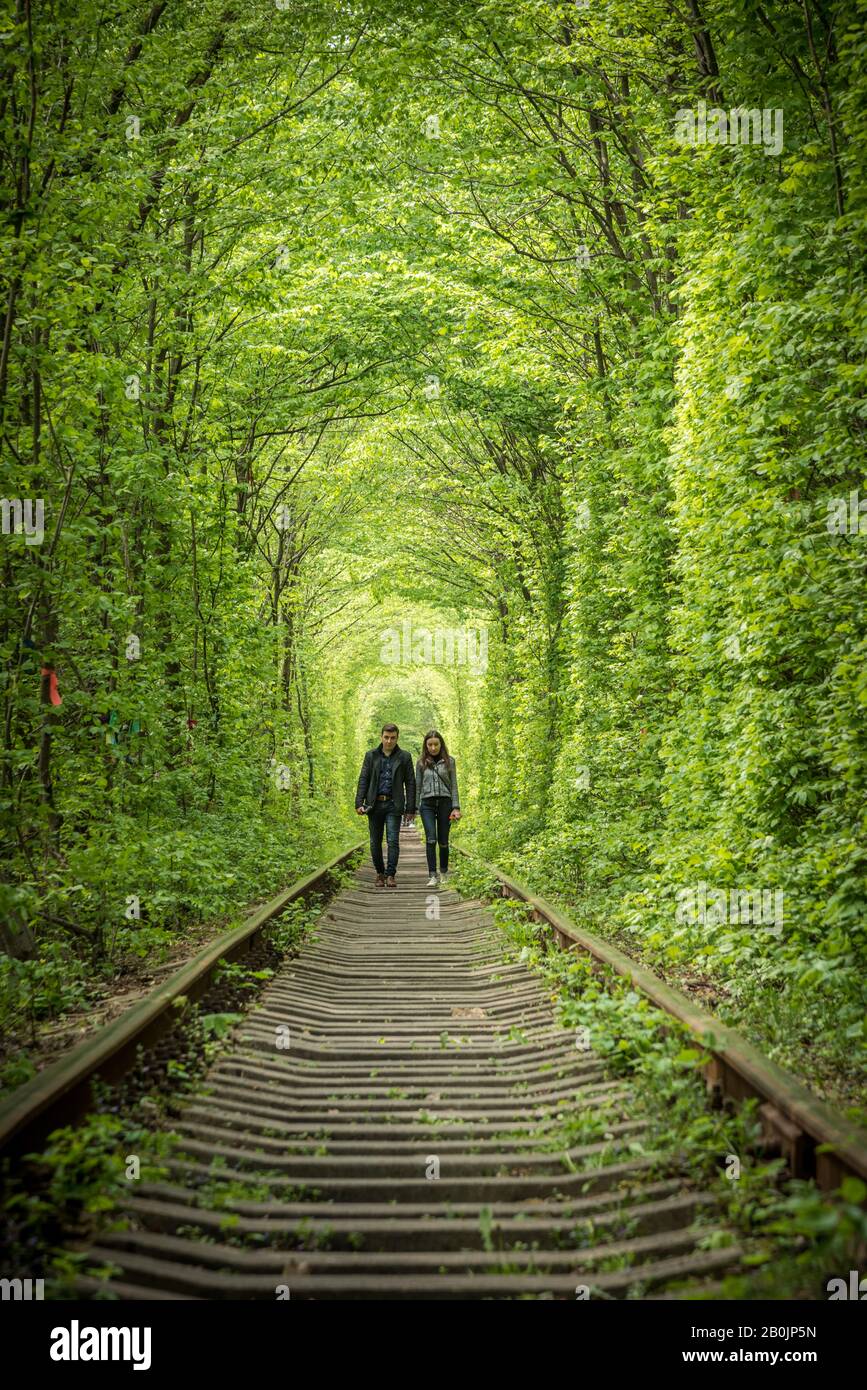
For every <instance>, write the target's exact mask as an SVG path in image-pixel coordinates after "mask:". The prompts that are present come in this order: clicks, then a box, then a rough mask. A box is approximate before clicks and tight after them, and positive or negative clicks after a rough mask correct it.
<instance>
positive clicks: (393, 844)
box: [367, 801, 400, 876]
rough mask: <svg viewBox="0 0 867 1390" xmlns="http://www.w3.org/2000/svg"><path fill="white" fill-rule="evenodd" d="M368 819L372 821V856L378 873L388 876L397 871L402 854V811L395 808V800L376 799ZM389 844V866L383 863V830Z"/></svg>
mask: <svg viewBox="0 0 867 1390" xmlns="http://www.w3.org/2000/svg"><path fill="white" fill-rule="evenodd" d="M367 819H368V821H369V822H370V857H371V859H372V860H373V867H374V868H375V869H376V872H377V873H378V874H385V875H386V876H388V875H390V874H394V873H396V872H397V861H398V858H399V856H400V812H399V811H396V810H395V809H394V802H393V801H374V803H373V805H372V806H371V808H370V810H369V812H368V814H367ZM383 829H384V830H385V839H386V844H387V846H388V867H387V868H385V867H384V866H383V863H382V832H383Z"/></svg>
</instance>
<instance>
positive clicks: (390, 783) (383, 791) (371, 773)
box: [355, 724, 415, 888]
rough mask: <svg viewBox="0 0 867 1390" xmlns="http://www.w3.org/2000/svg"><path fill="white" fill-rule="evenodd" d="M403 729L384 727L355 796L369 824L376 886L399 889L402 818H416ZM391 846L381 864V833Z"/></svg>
mask: <svg viewBox="0 0 867 1390" xmlns="http://www.w3.org/2000/svg"><path fill="white" fill-rule="evenodd" d="M399 732H400V730H399V729H398V727H397V725H396V724H383V726H382V733H381V739H382V741H381V743H380V744H379V745H378V747H376V748H370V749H368V751H367V752H366V753H365V755H364V762H363V763H362V764H361V776H360V777H359V779H358V789H357V791H356V793H355V810H356V812H357V813H358V815H359V816H364V815H366V816H367V817H368V820H369V822H370V857H371V859H372V860H373V867H374V868H375V870H376V886H377V888H382V887H383V886H385V887H387V888H396V887H397V883H396V881H395V877H394V876H395V874H396V873H397V861H398V857H399V855H400V818H401V815H405V816H406V818H407V820H413V819H414V818H415V772H414V771H413V766H412V758H411V757H410V755H409V753H405V752H404V750H403V749H402V748H399V747H398V742H397V736H398V734H399ZM383 828H385V838H386V843H387V845H388V865H387V866H386V865H385V864H383V862H382V831H383Z"/></svg>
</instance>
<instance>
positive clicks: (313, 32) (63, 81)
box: [0, 0, 867, 1117]
mask: <svg viewBox="0 0 867 1390" xmlns="http://www.w3.org/2000/svg"><path fill="white" fill-rule="evenodd" d="M865 17H867V6H865V4H864V3H863V0H860V3H859V0H840V3H837V4H835V3H829V0H799V2H797V3H796V0H767V3H766V2H765V0H700V3H699V0H629V3H627V2H626V0H583V3H565V0H564V2H563V3H554V0H509V3H505V0H472V3H464V0H449V3H448V4H445V3H441V0H428V3H425V4H422V3H418V2H417V0H416V3H413V0H387V2H386V0H347V3H342V0H333V3H330V4H324V3H322V4H320V3H318V0H309V3H308V0H276V3H275V2H274V0H255V3H253V4H249V5H242V6H241V5H236V4H234V3H233V0H225V3H223V0H220V2H219V3H218V4H214V5H211V4H204V3H201V0H120V3H114V4H104V3H103V2H102V0H76V3H75V4H70V3H67V0H44V3H42V4H39V5H34V4H32V3H31V0H14V3H12V4H11V5H7V7H6V14H5V17H4V22H3V31H4V32H3V45H2V63H3V68H4V73H3V83H2V95H0V132H2V135H0V142H2V182H3V193H4V207H5V215H4V219H3V266H4V269H3V276H4V286H3V295H2V304H0V312H2V318H3V326H2V345H0V413H2V452H3V478H2V493H3V498H4V502H3V534H2V537H0V547H2V549H0V562H2V571H3V592H2V632H0V640H2V657H3V670H4V676H3V701H2V720H3V746H2V795H0V817H2V840H3V859H4V875H3V877H4V882H3V886H2V887H0V910H2V919H3V929H2V948H3V953H2V955H0V1002H2V1028H3V1036H4V1049H5V1059H6V1060H5V1063H4V1069H3V1082H4V1085H5V1086H7V1087H8V1086H12V1085H15V1084H17V1083H19V1082H21V1081H23V1080H26V1079H27V1078H28V1077H29V1076H31V1075H32V1074H33V1073H34V1071H35V1069H36V1066H37V1065H38V1063H39V1060H40V1057H41V1055H42V1054H41V1052H40V1048H41V1047H42V1046H43V1045H44V1040H45V1038H46V1037H53V1038H54V1039H55V1042H56V1041H57V1040H58V1039H60V1040H61V1041H62V1040H63V1038H64V1037H65V1036H66V1034H65V1032H64V1029H67V1028H68V1027H70V1026H71V1028H72V1031H73V1032H74V1031H75V1029H76V1028H77V1026H78V1024H80V1022H81V1018H82V1016H84V1017H85V1018H87V1017H96V1016H98V1013H99V1010H100V1008H101V1007H102V1006H103V1003H104V1001H105V1000H106V998H108V997H110V995H111V994H112V992H117V991H121V990H123V989H124V988H125V987H126V986H127V985H128V984H129V982H130V981H134V980H135V979H136V978H138V977H139V976H140V975H141V972H143V971H145V972H146V971H148V970H152V969H153V968H154V966H155V965H156V964H159V963H160V962H161V961H164V960H165V959H167V958H169V957H170V956H171V953H172V952H176V951H177V950H178V946H179V942H183V940H184V939H185V938H186V936H187V934H188V933H190V932H192V931H194V930H199V929H200V927H201V924H205V925H206V926H207V924H209V923H210V924H212V927H214V929H215V926H214V924H217V923H221V924H224V923H226V922H228V921H232V920H236V919H237V916H238V915H239V914H240V913H242V912H243V910H244V909H245V907H246V906H247V905H248V904H249V903H251V902H252V901H259V900H262V899H264V898H265V897H267V896H268V895H269V894H270V893H273V892H275V891H277V889H278V888H279V887H280V886H282V885H284V884H287V883H289V882H291V880H292V879H293V878H295V877H298V876H299V875H300V874H301V873H303V872H306V871H307V870H308V869H310V868H312V867H314V866H315V865H316V864H318V863H320V862H323V861H324V860H325V859H326V858H328V857H329V856H330V855H332V854H334V853H336V852H337V850H339V849H341V848H342V847H344V846H345V845H348V844H349V843H351V842H352V841H353V839H360V838H361V832H360V831H359V824H358V822H357V821H356V818H355V816H354V815H353V805H352V797H353V791H354V784H355V780H356V778H357V775H358V768H359V765H360V760H361V757H362V754H363V751H364V749H365V748H367V747H370V746H371V745H372V744H373V743H375V742H376V740H377V738H378V735H379V729H380V726H381V724H382V722H383V721H385V720H394V721H395V722H396V723H397V724H398V725H399V726H400V730H401V734H400V741H401V746H402V747H406V748H408V749H409V750H410V751H411V752H413V753H415V752H417V751H418V746H419V742H420V739H421V736H422V734H423V733H424V732H425V730H426V729H428V728H429V727H431V726H436V727H438V728H440V729H442V730H443V732H444V733H445V735H446V737H447V740H448V743H449V746H450V749H451V751H452V752H453V753H454V755H455V756H456V758H457V764H458V768H459V770H460V774H461V779H462V796H463V806H464V820H463V822H462V824H461V827H460V831H459V832H458V834H457V835H456V837H455V838H456V842H457V843H458V844H460V845H461V846H463V847H464V848H466V849H469V850H471V851H472V852H473V853H475V854H477V855H479V856H481V857H482V858H485V859H487V860H489V861H491V862H493V863H496V864H497V865H499V866H500V867H501V868H503V869H505V870H507V871H508V872H511V873H513V874H514V875H515V877H517V878H519V879H521V880H523V881H524V882H527V883H529V884H531V885H532V886H534V887H535V888H536V889H537V890H538V891H540V892H542V893H544V894H545V895H546V897H548V898H549V899H551V900H559V901H560V902H562V903H564V904H566V905H568V907H569V909H570V910H571V911H572V912H573V914H574V915H575V917H576V919H577V920H579V921H581V922H583V923H585V924H587V925H589V926H590V927H592V929H593V930H595V931H597V932H599V933H600V934H602V935H604V936H606V937H608V938H609V939H611V940H615V941H617V942H618V943H619V944H620V945H621V946H622V947H623V948H624V949H625V950H627V951H628V952H629V953H630V954H631V955H633V956H635V957H636V958H638V959H641V960H643V961H645V962H647V963H649V964H650V965H652V967H653V968H654V969H655V970H656V971H657V972H658V973H660V974H662V975H663V976H664V977H665V978H666V979H668V980H670V981H671V982H673V983H676V984H678V985H679V986H680V987H681V988H683V989H686V990H687V991H689V992H691V993H693V994H694V995H695V996H696V997H697V998H699V999H700V1000H701V1001H702V1002H704V1003H707V1004H708V1005H709V1006H710V1007H712V1008H713V1009H714V1011H715V1012H717V1013H718V1014H719V1015H720V1016H722V1017H724V1018H725V1019H727V1020H730V1021H733V1022H736V1023H737V1024H738V1026H739V1027H741V1028H742V1029H743V1030H744V1031H745V1032H746V1033H747V1035H748V1036H750V1037H752V1039H753V1040H754V1041H756V1042H757V1043H758V1044H759V1045H760V1046H761V1047H762V1048H763V1049H764V1050H766V1051H767V1052H769V1054H770V1055H771V1056H773V1057H775V1058H776V1059H777V1060H779V1061H780V1062H782V1063H783V1064H784V1065H786V1066H788V1067H791V1068H793V1069H794V1070H795V1071H797V1072H798V1073H799V1074H800V1075H801V1076H803V1077H805V1078H806V1079H807V1080H808V1081H809V1083H810V1084H811V1085H812V1086H813V1087H814V1089H815V1090H816V1091H817V1092H818V1093H819V1094H822V1095H827V1096H829V1097H831V1098H832V1099H833V1100H835V1101H836V1102H837V1103H839V1104H840V1105H841V1106H842V1107H843V1108H845V1109H848V1111H849V1113H850V1114H851V1115H852V1116H858V1115H859V1114H860V1116H861V1117H863V1116H864V1115H865V1114H867V1110H865V1098H864V1093H863V1077H864V1070H865V1068H864V1063H865V1052H867V1035H865V965H867V941H865V921H867V839H865V834H864V831H865V817H867V797H865V791H867V723H865V713H867V614H865V605H864V595H865V592H867V590H865V582H864V581H865V556H867V551H865V539H864V531H865V528H867V478H865V453H864V443H865V421H867V399H865V376H867V369H865V340H867V312H865V303H867V301H865V296H864V280H865V265H867V259H865V249H867V248H865V241H867V221H865V190H867V178H865V175H867V123H865V119H864V115H865V110H867V25H865V22H864V21H865ZM363 829H364V827H363V826H362V827H361V830H362V831H363ZM70 1019H71V1020H72V1021H73V1022H72V1024H71V1025H69V1022H68V1021H69V1020H70Z"/></svg>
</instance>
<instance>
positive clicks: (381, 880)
mask: <svg viewBox="0 0 867 1390" xmlns="http://www.w3.org/2000/svg"><path fill="white" fill-rule="evenodd" d="M376 886H377V888H384V887H385V874H377V875H376Z"/></svg>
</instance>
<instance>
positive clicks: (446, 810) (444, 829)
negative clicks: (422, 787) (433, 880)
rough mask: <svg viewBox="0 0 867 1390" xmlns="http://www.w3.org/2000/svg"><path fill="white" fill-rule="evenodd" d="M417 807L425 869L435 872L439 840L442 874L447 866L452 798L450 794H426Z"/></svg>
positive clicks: (430, 872) (431, 872)
mask: <svg viewBox="0 0 867 1390" xmlns="http://www.w3.org/2000/svg"><path fill="white" fill-rule="evenodd" d="M418 809H419V811H420V812H421V818H422V823H423V825H424V838H425V846H424V847H425V853H426V854H427V871H428V873H429V874H435V873H436V871H437V842H439V847H440V873H443V874H444V873H446V872H447V870H448V867H449V831H450V829H451V825H452V823H451V821H450V820H449V816H450V815H451V813H452V799H451V797H450V796H426V797H425V798H424V800H423V801H421V802H420V803H419V808H418Z"/></svg>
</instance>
